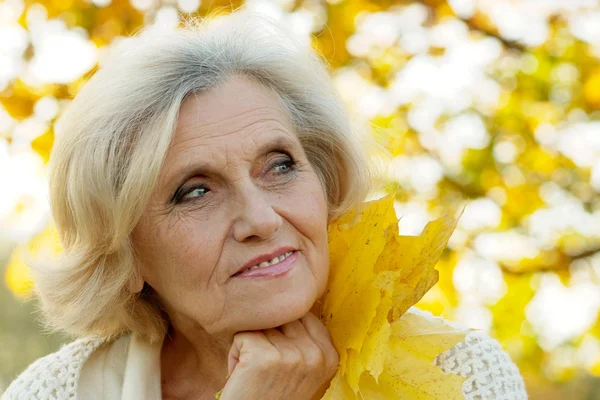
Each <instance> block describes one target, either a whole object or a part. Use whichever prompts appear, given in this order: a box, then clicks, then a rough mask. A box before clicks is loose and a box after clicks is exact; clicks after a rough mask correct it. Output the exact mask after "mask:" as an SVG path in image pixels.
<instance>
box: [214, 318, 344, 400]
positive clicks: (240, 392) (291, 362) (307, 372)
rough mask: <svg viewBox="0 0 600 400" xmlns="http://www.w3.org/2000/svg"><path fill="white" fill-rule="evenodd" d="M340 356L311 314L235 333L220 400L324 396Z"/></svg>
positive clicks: (321, 326)
mask: <svg viewBox="0 0 600 400" xmlns="http://www.w3.org/2000/svg"><path fill="white" fill-rule="evenodd" d="M338 363H339V357H338V354H337V351H336V350H335V347H333V344H332V343H331V336H330V335H329V332H328V331H327V329H326V328H325V326H323V324H322V323H321V321H319V319H318V318H317V317H315V316H314V315H313V314H312V313H310V312H309V313H308V314H306V315H305V316H304V317H302V318H301V319H299V320H296V321H293V322H290V323H288V324H285V325H283V326H281V327H280V328H279V329H267V330H264V331H256V332H240V333H238V334H236V335H235V337H234V340H233V345H232V346H231V350H230V351H229V360H228V371H229V374H230V377H229V380H228V381H227V384H226V385H225V387H224V388H223V391H222V393H221V397H220V399H221V400H242V399H243V400H259V399H260V400H262V399H269V400H271V399H273V400H279V399H286V400H295V399H297V400H307V399H312V398H314V397H315V396H320V395H322V394H324V393H325V390H326V389H327V387H328V386H329V382H330V381H331V379H332V378H333V376H334V374H335V371H336V368H337V365H338Z"/></svg>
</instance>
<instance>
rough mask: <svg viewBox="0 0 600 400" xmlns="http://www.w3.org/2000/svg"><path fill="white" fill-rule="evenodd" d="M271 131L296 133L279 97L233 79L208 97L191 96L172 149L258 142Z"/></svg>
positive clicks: (205, 95)
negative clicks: (265, 133) (229, 142)
mask: <svg viewBox="0 0 600 400" xmlns="http://www.w3.org/2000/svg"><path fill="white" fill-rule="evenodd" d="M270 131H273V132H275V131H279V132H280V133H284V134H285V133H287V134H292V133H293V132H292V124H291V121H290V120H289V116H288V114H287V112H286V111H285V109H284V108H283V106H282V105H281V102H280V101H279V99H278V97H277V96H276V94H275V93H274V92H272V91H271V90H270V89H268V88H265V87H263V86H261V85H259V84H256V83H254V82H250V81H248V80H245V79H243V78H234V79H231V80H230V81H228V82H226V83H225V84H223V85H220V86H218V87H215V88H213V89H212V90H210V91H208V92H206V93H202V94H199V95H195V96H190V97H189V98H188V99H187V100H186V101H185V102H184V103H183V104H182V106H181V109H180V112H179V117H178V120H177V127H176V130H175V135H174V137H173V141H172V143H171V147H172V148H173V150H175V151H177V150H178V148H179V147H183V148H187V147H188V146H189V145H190V144H191V142H193V143H195V144H197V145H219V144H221V145H223V144H227V142H228V141H230V140H236V141H239V140H240V139H242V138H247V139H249V140H258V139H259V138H260V137H261V136H263V135H261V133H264V132H270ZM257 133H258V135H257ZM231 136H233V138H232V137H231Z"/></svg>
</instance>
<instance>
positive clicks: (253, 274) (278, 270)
mask: <svg viewBox="0 0 600 400" xmlns="http://www.w3.org/2000/svg"><path fill="white" fill-rule="evenodd" d="M297 259H298V251H294V252H293V253H292V254H290V255H289V256H288V257H287V258H286V259H285V260H283V261H280V262H278V263H277V264H274V265H269V266H267V267H261V268H254V269H247V270H244V272H241V273H239V274H236V275H234V276H233V277H234V278H257V277H261V276H268V277H276V276H281V275H284V274H285V273H286V272H288V271H289V270H291V269H292V268H293V267H294V265H296V261H297Z"/></svg>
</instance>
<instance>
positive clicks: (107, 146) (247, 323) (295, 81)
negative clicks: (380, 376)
mask: <svg viewBox="0 0 600 400" xmlns="http://www.w3.org/2000/svg"><path fill="white" fill-rule="evenodd" d="M218 21H219V23H216V22H209V23H204V24H202V25H201V26H200V27H193V28H188V29H182V30H178V31H175V32H173V33H172V34H167V35H164V34H163V35H162V36H160V37H158V36H156V35H150V34H144V35H140V36H139V37H136V38H134V39H131V40H132V43H131V44H130V45H128V46H126V47H124V49H123V50H122V51H121V53H120V54H119V56H118V57H116V58H115V59H113V60H112V61H111V62H109V63H108V65H105V66H104V67H103V68H101V69H100V70H99V71H98V72H97V73H96V74H95V75H94V76H93V78H91V80H90V81H89V82H88V83H87V84H86V86H85V87H84V88H83V90H82V91H81V92H80V93H79V94H78V96H77V97H76V98H75V100H74V101H73V102H72V104H71V105H70V108H69V109H68V110H67V112H66V113H65V114H64V115H63V118H62V120H61V123H60V124H59V126H58V131H57V138H56V143H55V147H54V150H53V154H52V159H51V182H50V186H51V202H52V211H53V216H54V219H55V221H56V226H57V229H58V231H59V233H60V238H61V242H62V244H63V246H64V249H65V251H64V254H63V256H62V258H61V259H60V260H58V263H55V264H54V265H36V266H34V267H35V271H36V290H37V293H38V295H39V296H40V298H41V301H42V305H43V309H44V312H45V315H46V316H47V318H48V320H49V321H50V323H51V324H52V326H53V327H55V328H58V329H62V330H64V331H66V332H68V333H70V334H73V335H75V336H78V337H80V339H78V340H76V341H75V342H73V343H71V344H69V345H66V346H64V347H63V348H62V349H61V350H59V351H58V352H56V353H54V354H51V355H49V356H46V357H44V358H42V359H40V360H38V361H36V362H35V363H33V364H32V365H31V366H30V367H29V368H28V369H27V370H26V371H25V372H24V373H23V374H21V376H20V377H19V378H17V379H16V380H15V381H14V382H13V383H12V385H11V386H10V387H9V388H8V390H7V392H6V393H5V395H4V396H5V398H6V399H17V398H19V399H21V398H23V399H74V398H79V399H101V398H102V399H118V398H123V399H161V398H165V399H213V398H214V395H215V393H217V392H220V391H221V390H222V391H221V392H220V394H221V399H224V400H232V399H246V400H251V399H303V400H304V399H319V398H321V397H322V396H323V394H324V393H325V391H326V390H327V387H328V386H329V383H330V381H331V379H332V377H333V375H334V374H335V371H336V367H337V365H338V354H337V352H336V350H335V348H334V346H333V345H332V342H331V337H330V335H329V333H328V331H327V329H326V328H325V327H324V325H323V324H322V323H321V322H320V320H319V319H318V318H317V317H316V316H315V307H316V306H315V305H316V304H318V299H319V298H320V297H321V296H322V294H323V292H324V288H325V286H326V283H327V279H328V272H329V253H328V237H327V226H328V222H330V221H331V220H332V219H334V218H336V217H337V216H339V215H341V214H343V213H345V212H347V211H350V210H353V209H356V208H357V207H358V205H359V204H360V203H361V201H362V200H363V199H364V197H365V195H366V193H367V190H368V184H369V179H368V174H367V171H366V170H365V165H366V164H365V161H364V160H365V158H364V156H363V154H362V152H361V148H360V144H358V143H357V142H356V141H355V140H354V139H353V136H352V134H351V132H350V127H349V122H348V118H347V116H346V114H345V111H344V107H343V105H342V104H341V102H340V100H338V98H337V97H336V94H335V91H334V90H333V88H332V85H331V82H330V79H329V77H328V74H327V69H326V68H325V67H324V65H323V64H322V63H321V61H320V59H319V58H318V57H316V56H315V55H314V54H312V53H310V52H308V51H307V50H306V49H304V48H303V47H302V46H299V45H297V44H295V43H294V41H293V40H292V39H290V38H286V36H285V35H284V33H283V31H282V30H278V28H277V27H276V26H275V25H273V24H272V23H265V22H264V21H262V22H261V20H260V18H254V17H252V16H248V15H244V14H243V13H239V14H233V15H231V16H228V17H226V18H223V19H219V20H218ZM447 353H448V354H444V355H442V356H440V357H439V358H438V360H437V363H438V365H439V366H440V368H442V370H444V371H445V372H453V373H456V374H460V375H462V376H464V377H465V378H467V380H466V381H465V385H464V386H463V388H462V391H463V393H464V395H465V398H469V399H487V398H498V399H501V398H502V399H511V400H514V399H522V398H526V394H525V392H524V388H523V382H522V380H521V378H520V376H519V374H518V371H517V370H516V367H515V366H514V364H512V363H511V362H510V360H509V359H508V356H506V354H505V353H503V352H502V350H501V349H500V347H499V345H498V344H497V342H495V341H493V340H492V339H489V338H488V337H486V336H483V335H481V334H479V335H478V336H472V335H470V336H469V335H468V336H467V338H466V340H465V341H464V342H462V343H459V344H458V345H456V346H455V347H454V348H452V349H451V350H449V351H448V352H447Z"/></svg>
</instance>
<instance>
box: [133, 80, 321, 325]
mask: <svg viewBox="0 0 600 400" xmlns="http://www.w3.org/2000/svg"><path fill="white" fill-rule="evenodd" d="M133 240H134V244H135V247H136V250H137V251H138V254H139V257H140V261H141V268H142V274H143V277H144V280H145V281H146V282H147V283H148V284H149V285H150V286H152V288H153V289H154V290H155V291H156V292H157V293H158V296H159V297H160V299H161V302H162V304H163V306H164V307H165V309H166V311H167V313H168V314H169V316H170V318H171V320H172V322H173V324H174V325H175V326H177V324H180V323H185V324H190V323H191V324H195V325H197V326H198V325H199V326H200V327H201V328H202V329H204V330H205V331H206V332H208V333H209V334H219V333H235V332H238V331H242V330H257V329H265V328H270V327H275V326H279V325H282V324H284V323H286V322H290V321H292V320H294V319H297V318H300V317H302V316H303V315H304V314H305V313H306V312H308V310H309V309H310V308H311V306H312V305H313V304H314V302H315V301H316V300H317V299H318V298H319V297H320V296H321V295H322V293H323V291H324V288H325V284H326V281H327V276H328V270H329V264H328V263H329V255H328V249H327V203H326V197H325V193H324V190H323V187H322V186H321V184H320V181H319V179H318V177H317V175H316V173H315V171H314V170H313V168H312V166H311V165H310V164H309V162H308V160H307V158H306V155H305V154H304V151H303V148H302V146H301V145H300V142H299V141H298V139H297V137H296V134H295V133H294V130H293V128H292V123H291V121H290V119H289V117H288V115H287V114H286V111H285V110H284V109H283V108H282V106H281V105H280V104H279V102H278V100H277V97H276V96H275V94H274V93H273V92H271V91H270V90H269V89H266V88H264V87H262V86H260V85H258V84H255V83H251V82H250V81H248V80H245V79H243V78H239V77H236V78H232V79H231V80H229V81H228V82H226V83H225V84H223V85H221V86H219V87H216V88H214V89H212V90H211V91H209V92H207V93H204V94H200V95H197V96H191V97H189V98H188V99H187V100H186V101H185V102H184V103H183V104H182V106H181V109H180V114H179V119H178V122H177V128H176V132H175V135H174V138H173V141H172V143H171V146H170V148H169V150H168V152H167V155H166V159H165V162H164V164H163V168H162V171H161V174H160V176H159V181H158V184H157V187H156V189H155V191H154V193H153V195H152V199H151V201H150V203H149V205H148V207H147V209H146V210H145V213H144V216H143V218H142V220H141V221H140V223H139V224H138V226H137V227H136V229H135V230H134V233H133ZM275 257H277V259H276V262H275V263H274V264H273V265H270V266H266V265H265V264H263V265H260V266H259V267H258V268H253V269H248V267H250V266H253V265H256V264H260V263H261V261H265V260H273V259H274V258H275ZM285 257H287V258H285ZM244 269H245V272H241V271H243V270H244Z"/></svg>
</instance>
